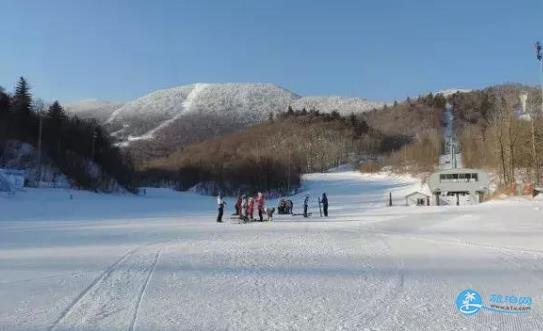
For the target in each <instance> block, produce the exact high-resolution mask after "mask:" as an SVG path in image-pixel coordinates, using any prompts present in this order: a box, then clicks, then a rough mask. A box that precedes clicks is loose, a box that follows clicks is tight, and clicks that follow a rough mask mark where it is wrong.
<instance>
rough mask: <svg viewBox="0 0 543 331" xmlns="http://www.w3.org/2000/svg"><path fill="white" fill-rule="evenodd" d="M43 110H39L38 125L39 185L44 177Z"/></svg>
mask: <svg viewBox="0 0 543 331" xmlns="http://www.w3.org/2000/svg"><path fill="white" fill-rule="evenodd" d="M42 110H43V109H40V110H39V111H38V118H39V123H40V124H39V127H38V187H40V186H41V178H42V166H41V139H42V138H41V137H42V133H43V114H42Z"/></svg>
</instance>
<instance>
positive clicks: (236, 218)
mask: <svg viewBox="0 0 543 331" xmlns="http://www.w3.org/2000/svg"><path fill="white" fill-rule="evenodd" d="M230 220H232V222H233V223H235V221H237V223H238V224H247V223H265V222H271V221H268V220H266V219H263V220H262V222H260V221H259V220H258V219H251V220H250V219H243V218H239V217H230Z"/></svg>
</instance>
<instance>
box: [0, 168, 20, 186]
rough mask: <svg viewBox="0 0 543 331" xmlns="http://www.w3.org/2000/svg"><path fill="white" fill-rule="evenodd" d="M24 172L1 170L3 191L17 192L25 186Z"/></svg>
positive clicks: (0, 181)
mask: <svg viewBox="0 0 543 331" xmlns="http://www.w3.org/2000/svg"><path fill="white" fill-rule="evenodd" d="M25 174H26V172H25V171H24V170H16V169H3V168H0V188H1V189H2V190H3V191H16V190H20V189H22V188H23V187H24V186H25Z"/></svg>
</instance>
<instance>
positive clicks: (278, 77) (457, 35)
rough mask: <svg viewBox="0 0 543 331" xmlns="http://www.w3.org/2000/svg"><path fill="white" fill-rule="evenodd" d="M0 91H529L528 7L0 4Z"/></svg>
mask: <svg viewBox="0 0 543 331" xmlns="http://www.w3.org/2000/svg"><path fill="white" fill-rule="evenodd" d="M0 33H1V35H2V42H1V43H2V47H1V51H0V86H3V87H5V88H6V89H8V90H12V89H13V85H14V83H15V81H16V80H17V78H18V77H19V76H21V75H23V76H25V77H27V78H28V79H29V81H30V83H31V85H32V86H33V88H34V90H33V91H34V94H35V95H37V96H39V97H42V98H44V99H46V100H53V99H60V100H63V101H74V100H78V99H86V98H97V99H106V100H118V101H125V100H130V99H133V98H136V97H139V96H142V95H144V94H146V93H148V92H150V91H153V90H156V89H160V88H166V87H171V86H176V85H182V84H188V83H194V82H268V83H274V84H278V85H281V86H283V87H285V88H288V89H291V90H293V91H294V92H296V93H298V94H301V95H324V94H337V95H349V96H359V97H365V98H369V99H376V100H393V99H403V98H405V97H406V96H415V95H418V94H420V93H424V92H427V91H432V90H438V89H444V88H450V87H460V88H463V87H468V88H478V87H484V86H487V85H491V84H496V83H504V82H521V83H528V84H536V83H537V82H538V71H537V68H538V66H537V62H536V60H535V56H534V50H533V43H534V41H535V40H538V39H543V1H540V0H517V1H512V0H511V1H499V0H493V1H490V0H478V1H475V0H471V1H467V0H455V1H438V0H436V1H430V0H416V1H415V0H411V1H400V0H395V1H393V0H381V1H376V0H375V1H363V0H359V1H354V0H353V1H340V0H337V1H332V0H330V1H316V0H312V1H311V0H300V1H296V0H290V1H288V0H284V1H283V0H268V1H258V0H253V1H242V0H229V1H226V0H224V1H221V0H217V1H207V0H195V1H182V0H179V1H173V0H171V1H162V0H155V1H151V0H148V1H138V0H130V1H128V0H127V1H116V0H88V1H84V0H66V1H65V0H51V1H41V0H25V1H12V0H0Z"/></svg>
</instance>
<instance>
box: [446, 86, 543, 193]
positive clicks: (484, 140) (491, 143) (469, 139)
mask: <svg viewBox="0 0 543 331" xmlns="http://www.w3.org/2000/svg"><path fill="white" fill-rule="evenodd" d="M521 94H526V96H527V100H526V109H525V110H526V112H525V113H523V109H522V103H521V101H520V95H521ZM451 103H452V104H453V107H454V108H453V109H454V112H455V121H456V123H455V124H456V127H457V135H458V136H459V137H460V140H461V148H462V156H463V159H464V164H465V166H467V167H476V168H485V169H490V170H493V171H495V172H496V173H497V174H498V175H499V179H500V183H501V184H505V185H507V184H511V183H514V182H515V181H517V180H519V179H522V180H525V181H530V182H534V183H536V184H538V183H540V182H541V179H540V178H541V162H542V160H541V159H542V158H541V157H540V155H541V152H543V122H542V119H541V92H540V91H539V90H538V89H536V88H533V87H528V86H523V85H518V84H516V85H515V84H508V85H501V86H495V87H490V88H487V89H484V90H480V91H474V92H471V93H462V94H455V95H453V96H452V97H451Z"/></svg>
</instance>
